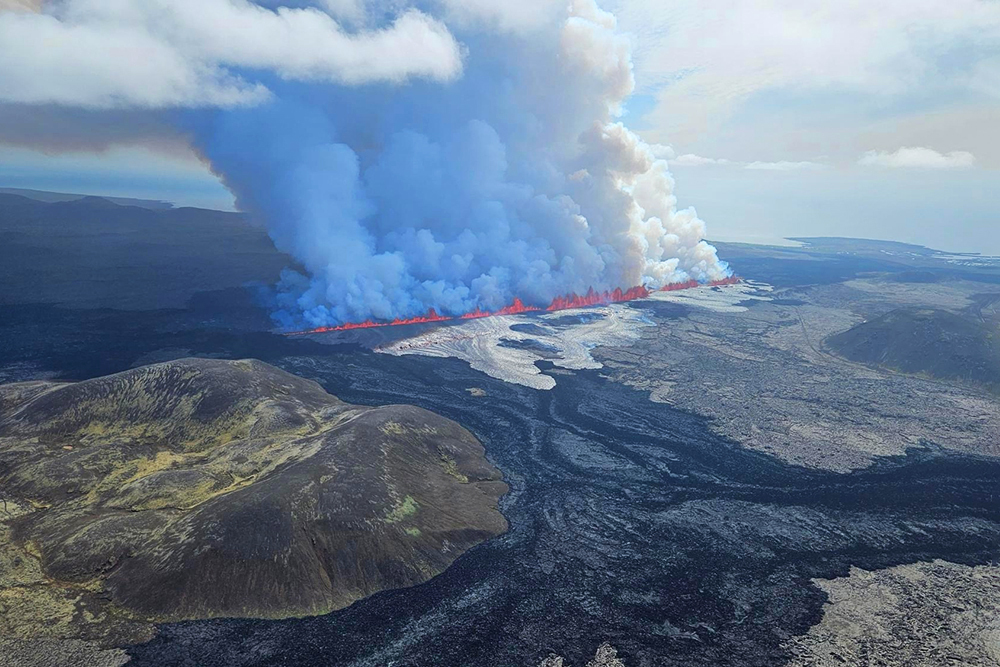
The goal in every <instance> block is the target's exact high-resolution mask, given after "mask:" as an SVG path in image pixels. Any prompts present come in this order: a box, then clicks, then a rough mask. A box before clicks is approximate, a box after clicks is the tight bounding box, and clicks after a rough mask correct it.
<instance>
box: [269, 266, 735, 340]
mask: <svg viewBox="0 0 1000 667" xmlns="http://www.w3.org/2000/svg"><path fill="white" fill-rule="evenodd" d="M738 282H740V279H739V278H737V277H736V276H730V277H728V278H723V279H722V280H713V281H712V282H709V283H699V282H698V281H697V280H689V281H687V282H683V283H673V284H671V285H665V286H663V287H661V288H660V289H659V290H656V291H659V292H676V291H678V290H685V289H692V288H694V287H701V286H702V285H705V286H708V287H722V286H724V285H735V284H737V283H738ZM652 292H653V290H650V289H649V288H648V287H646V286H644V285H639V286H637V287H631V288H629V289H627V290H624V291H623V290H622V289H621V288H620V287H618V288H615V289H614V290H612V291H610V292H595V291H594V290H593V289H589V290H587V293H586V294H584V295H583V296H580V295H579V294H567V295H566V296H557V297H556V298H555V299H553V300H552V303H550V304H549V306H548V308H545V309H544V310H545V311H547V312H553V311H557V310H569V309H571V308H587V307H589V306H603V305H606V304H609V303H622V302H624V301H635V300H636V299H645V298H647V297H648V296H649V295H650V294H652ZM541 310H543V309H542V308H538V307H537V306H528V305H525V303H524V302H523V301H521V300H520V299H518V298H515V299H514V301H513V302H512V303H511V304H510V305H509V306H504V307H503V308H501V309H500V310H495V311H490V310H482V309H480V308H477V309H476V310H473V311H472V312H469V313H465V314H464V315H459V316H458V317H446V316H444V315H438V313H437V311H435V310H434V309H433V308H431V309H430V310H429V311H427V314H426V315H418V316H417V317H408V318H405V319H404V318H396V319H394V320H392V321H391V322H376V321H375V320H365V321H364V322H348V323H347V324H341V325H338V326H335V327H319V328H317V329H309V330H308V331H295V332H291V333H289V334H288V335H290V336H300V335H305V334H316V333H331V332H334V331H352V330H354V329H374V328H377V327H397V326H400V325H403V324H427V323H429V322H450V321H453V320H476V319H480V318H483V317H496V316H498V315H519V314H521V313H533V312H539V311H541Z"/></svg>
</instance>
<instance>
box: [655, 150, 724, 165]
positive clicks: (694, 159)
mask: <svg viewBox="0 0 1000 667" xmlns="http://www.w3.org/2000/svg"><path fill="white" fill-rule="evenodd" d="M670 164H671V166H675V167H704V166H706V165H710V164H721V165H725V164H730V162H729V160H726V159H715V158H711V157H702V156H700V155H692V154H691V153H688V154H687V155H679V156H678V157H676V158H674V159H673V160H670Z"/></svg>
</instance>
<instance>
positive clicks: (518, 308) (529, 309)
mask: <svg viewBox="0 0 1000 667" xmlns="http://www.w3.org/2000/svg"><path fill="white" fill-rule="evenodd" d="M536 310H541V308H536V307H535V306H526V305H524V302H523V301H521V300H520V299H518V298H517V297H514V301H513V303H511V304H510V305H509V306H504V307H503V308H501V309H500V310H498V311H497V312H495V313H492V314H493V315H520V314H521V313H533V312H535V311H536Z"/></svg>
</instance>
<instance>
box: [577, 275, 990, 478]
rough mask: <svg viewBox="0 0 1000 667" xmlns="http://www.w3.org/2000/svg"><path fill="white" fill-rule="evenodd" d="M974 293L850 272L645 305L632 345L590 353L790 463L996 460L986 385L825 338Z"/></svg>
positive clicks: (629, 380)
mask: <svg viewBox="0 0 1000 667" xmlns="http://www.w3.org/2000/svg"><path fill="white" fill-rule="evenodd" d="M982 290H983V285H981V284H976V283H967V282H945V283H942V284H934V285H923V284H921V285H917V286H916V287H914V286H912V285H901V284H899V283H895V282H888V281H885V280H882V279H877V278H869V279H855V280H851V281H846V282H843V283H835V284H828V285H813V286H808V287H795V288H783V289H778V290H774V291H773V292H769V296H770V297H771V298H770V299H769V300H754V301H750V300H747V301H745V302H744V303H743V305H742V307H741V308H738V309H729V310H726V311H724V312H722V311H719V310H718V309H712V308H705V307H700V306H699V304H698V303H697V302H696V301H694V300H692V299H691V298H690V297H688V298H687V301H686V302H684V303H681V302H679V301H675V302H673V303H669V302H667V303H662V304H661V305H655V304H654V305H651V306H650V309H649V310H648V312H649V313H650V315H652V316H654V317H657V318H658V319H660V320H661V321H663V322H664V324H663V325H662V326H660V327H656V328H649V329H642V330H640V332H641V336H642V340H641V341H639V342H636V343H633V344H629V345H623V346H607V347H603V348H600V349H598V350H595V351H594V353H593V355H594V358H595V359H597V360H598V361H600V362H601V363H603V364H604V366H605V369H606V371H607V372H608V373H609V375H610V376H611V377H612V378H614V379H615V380H616V381H619V382H623V383H626V384H629V385H630V386H633V387H636V388H640V389H644V390H646V391H648V392H649V395H650V397H651V398H652V400H654V401H663V402H667V403H670V404H671V405H676V406H677V407H681V408H684V409H687V410H692V411H695V412H697V413H699V414H703V415H706V416H709V417H711V418H712V422H711V427H712V429H713V430H715V431H716V432H717V433H719V434H720V435H724V436H726V437H729V438H732V439H734V440H736V441H738V442H739V443H740V444H742V445H743V446H745V447H749V448H751V449H755V450H758V451H762V452H766V453H768V454H772V455H774V456H778V457H780V458H782V459H784V460H786V461H789V462H791V463H795V464H797V465H803V466H807V467H811V468H824V469H829V470H836V471H840V472H846V471H849V470H853V469H858V468H863V467H867V466H869V465H871V464H872V463H873V462H874V461H875V460H876V459H878V458H879V457H885V456H894V455H900V454H903V453H904V452H905V451H906V450H907V449H908V448H911V447H928V446H930V447H942V448H948V449H953V450H957V451H962V452H970V453H975V454H985V455H990V456H997V455H1000V402H998V401H997V400H996V398H995V397H994V396H993V395H991V394H990V393H989V392H987V391H985V390H983V389H982V388H980V387H977V386H969V385H967V384H965V383H964V382H957V381H955V382H942V381H940V380H936V379H934V378H930V377H920V376H913V375H903V374H900V373H897V372H893V371H892V370H891V369H883V368H872V367H869V366H867V365H863V364H860V363H856V362H854V361H851V360H849V359H846V358H845V357H843V356H840V355H839V354H837V353H836V352H835V351H834V349H832V348H833V347H834V346H828V345H827V343H826V341H827V340H829V339H830V337H831V336H833V337H835V338H836V335H838V334H842V332H845V331H847V330H850V329H852V327H854V326H856V325H859V324H861V323H862V322H863V321H864V320H865V319H866V318H876V317H879V316H882V315H884V314H886V313H889V312H893V311H895V312H899V310H900V308H901V307H906V308H910V307H915V304H918V303H924V304H930V307H932V308H935V309H942V308H945V307H947V308H950V309H951V312H954V313H959V312H965V311H966V310H967V309H968V308H970V306H971V305H972V303H973V301H972V299H973V297H974V296H975V295H976V294H977V293H978V292H981V291H982ZM666 298H668V299H674V298H675V297H672V296H669V295H668V296H667V297H666ZM953 317H956V318H957V317H958V315H953ZM926 351H927V350H925V352H926ZM957 354H961V353H957ZM925 363H927V361H926V359H925ZM939 363H940V364H941V365H946V364H947V361H942V362H939Z"/></svg>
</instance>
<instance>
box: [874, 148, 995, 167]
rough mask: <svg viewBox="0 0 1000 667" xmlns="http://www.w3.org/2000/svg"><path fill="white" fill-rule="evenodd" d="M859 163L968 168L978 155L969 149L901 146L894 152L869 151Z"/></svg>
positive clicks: (882, 165)
mask: <svg viewBox="0 0 1000 667" xmlns="http://www.w3.org/2000/svg"><path fill="white" fill-rule="evenodd" d="M858 164H860V165H862V166H866V167H889V168H893V169H967V168H969V167H973V166H975V164H976V156H975V155H973V154H972V153H969V152H967V151H952V152H950V153H939V152H937V151H936V150H934V149H933V148H921V147H913V148H900V149H899V150H897V151H895V152H894V153H889V152H887V151H868V152H867V153H865V154H864V155H863V156H862V157H861V159H860V160H858Z"/></svg>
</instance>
